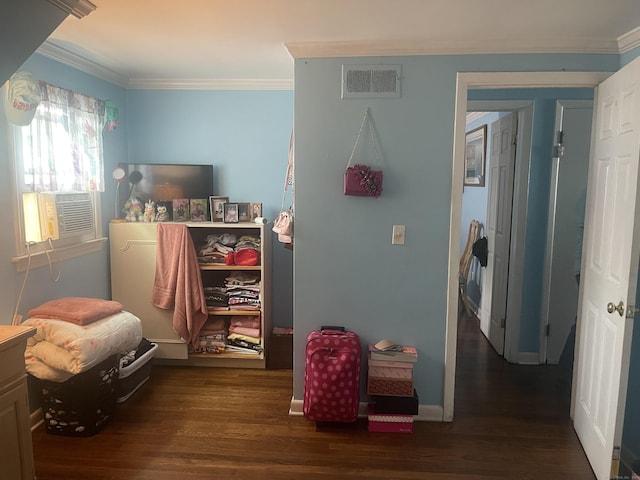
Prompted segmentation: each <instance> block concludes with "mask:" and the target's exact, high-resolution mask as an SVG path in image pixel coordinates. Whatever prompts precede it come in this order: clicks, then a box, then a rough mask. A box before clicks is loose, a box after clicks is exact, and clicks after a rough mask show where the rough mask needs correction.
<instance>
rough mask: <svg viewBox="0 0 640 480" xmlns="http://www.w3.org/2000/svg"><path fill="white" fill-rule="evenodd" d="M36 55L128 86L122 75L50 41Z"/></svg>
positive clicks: (121, 85) (122, 85)
mask: <svg viewBox="0 0 640 480" xmlns="http://www.w3.org/2000/svg"><path fill="white" fill-rule="evenodd" d="M35 53H38V54H40V55H42V56H44V57H47V58H50V59H52V60H55V61H56V62H60V63H63V64H64V65H68V66H70V67H73V68H75V69H76V70H80V71H82V72H85V73H88V74H89V75H93V76H94V77H97V78H100V79H102V80H105V81H107V82H109V83H113V84H115V85H118V86H120V87H125V86H126V85H127V79H126V78H125V77H123V76H122V75H120V74H118V73H116V72H114V71H113V70H109V69H108V68H105V67H103V66H102V65H99V64H97V63H95V62H92V61H90V60H87V59H86V58H84V57H82V56H80V55H78V54H76V53H73V52H72V51H70V50H68V49H66V48H64V47H62V46H60V45H58V44H56V43H53V42H52V41H50V40H47V41H45V42H44V43H43V44H42V45H40V47H39V48H38V49H37V50H36V52H35Z"/></svg>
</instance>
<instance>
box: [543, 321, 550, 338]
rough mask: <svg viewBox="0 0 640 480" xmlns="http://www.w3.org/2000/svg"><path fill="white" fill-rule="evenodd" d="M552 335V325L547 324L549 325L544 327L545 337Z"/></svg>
mask: <svg viewBox="0 0 640 480" xmlns="http://www.w3.org/2000/svg"><path fill="white" fill-rule="evenodd" d="M550 334H551V324H550V323H547V324H546V325H545V326H544V336H545V337H548V336H549V335H550Z"/></svg>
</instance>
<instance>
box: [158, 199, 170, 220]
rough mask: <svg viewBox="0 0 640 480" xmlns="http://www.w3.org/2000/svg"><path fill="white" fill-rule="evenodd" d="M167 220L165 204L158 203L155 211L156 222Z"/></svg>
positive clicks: (167, 213)
mask: <svg viewBox="0 0 640 480" xmlns="http://www.w3.org/2000/svg"><path fill="white" fill-rule="evenodd" d="M168 221H169V212H168V211H167V205H166V204H160V203H159V204H158V208H157V211H156V222H168Z"/></svg>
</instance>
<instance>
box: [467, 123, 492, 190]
mask: <svg viewBox="0 0 640 480" xmlns="http://www.w3.org/2000/svg"><path fill="white" fill-rule="evenodd" d="M486 157H487V126H486V125H482V126H481V127H478V128H474V129H473V130H470V131H468V132H467V134H466V136H465V158H464V186H466V187H484V184H485V169H486V163H487V162H486Z"/></svg>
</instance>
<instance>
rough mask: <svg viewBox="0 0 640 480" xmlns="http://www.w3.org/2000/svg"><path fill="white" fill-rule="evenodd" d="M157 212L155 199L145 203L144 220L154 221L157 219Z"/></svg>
mask: <svg viewBox="0 0 640 480" xmlns="http://www.w3.org/2000/svg"><path fill="white" fill-rule="evenodd" d="M155 212H156V210H155V202H154V201H153V200H149V201H148V202H146V203H145V204H144V217H143V220H144V221H145V222H153V221H154V220H155Z"/></svg>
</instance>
